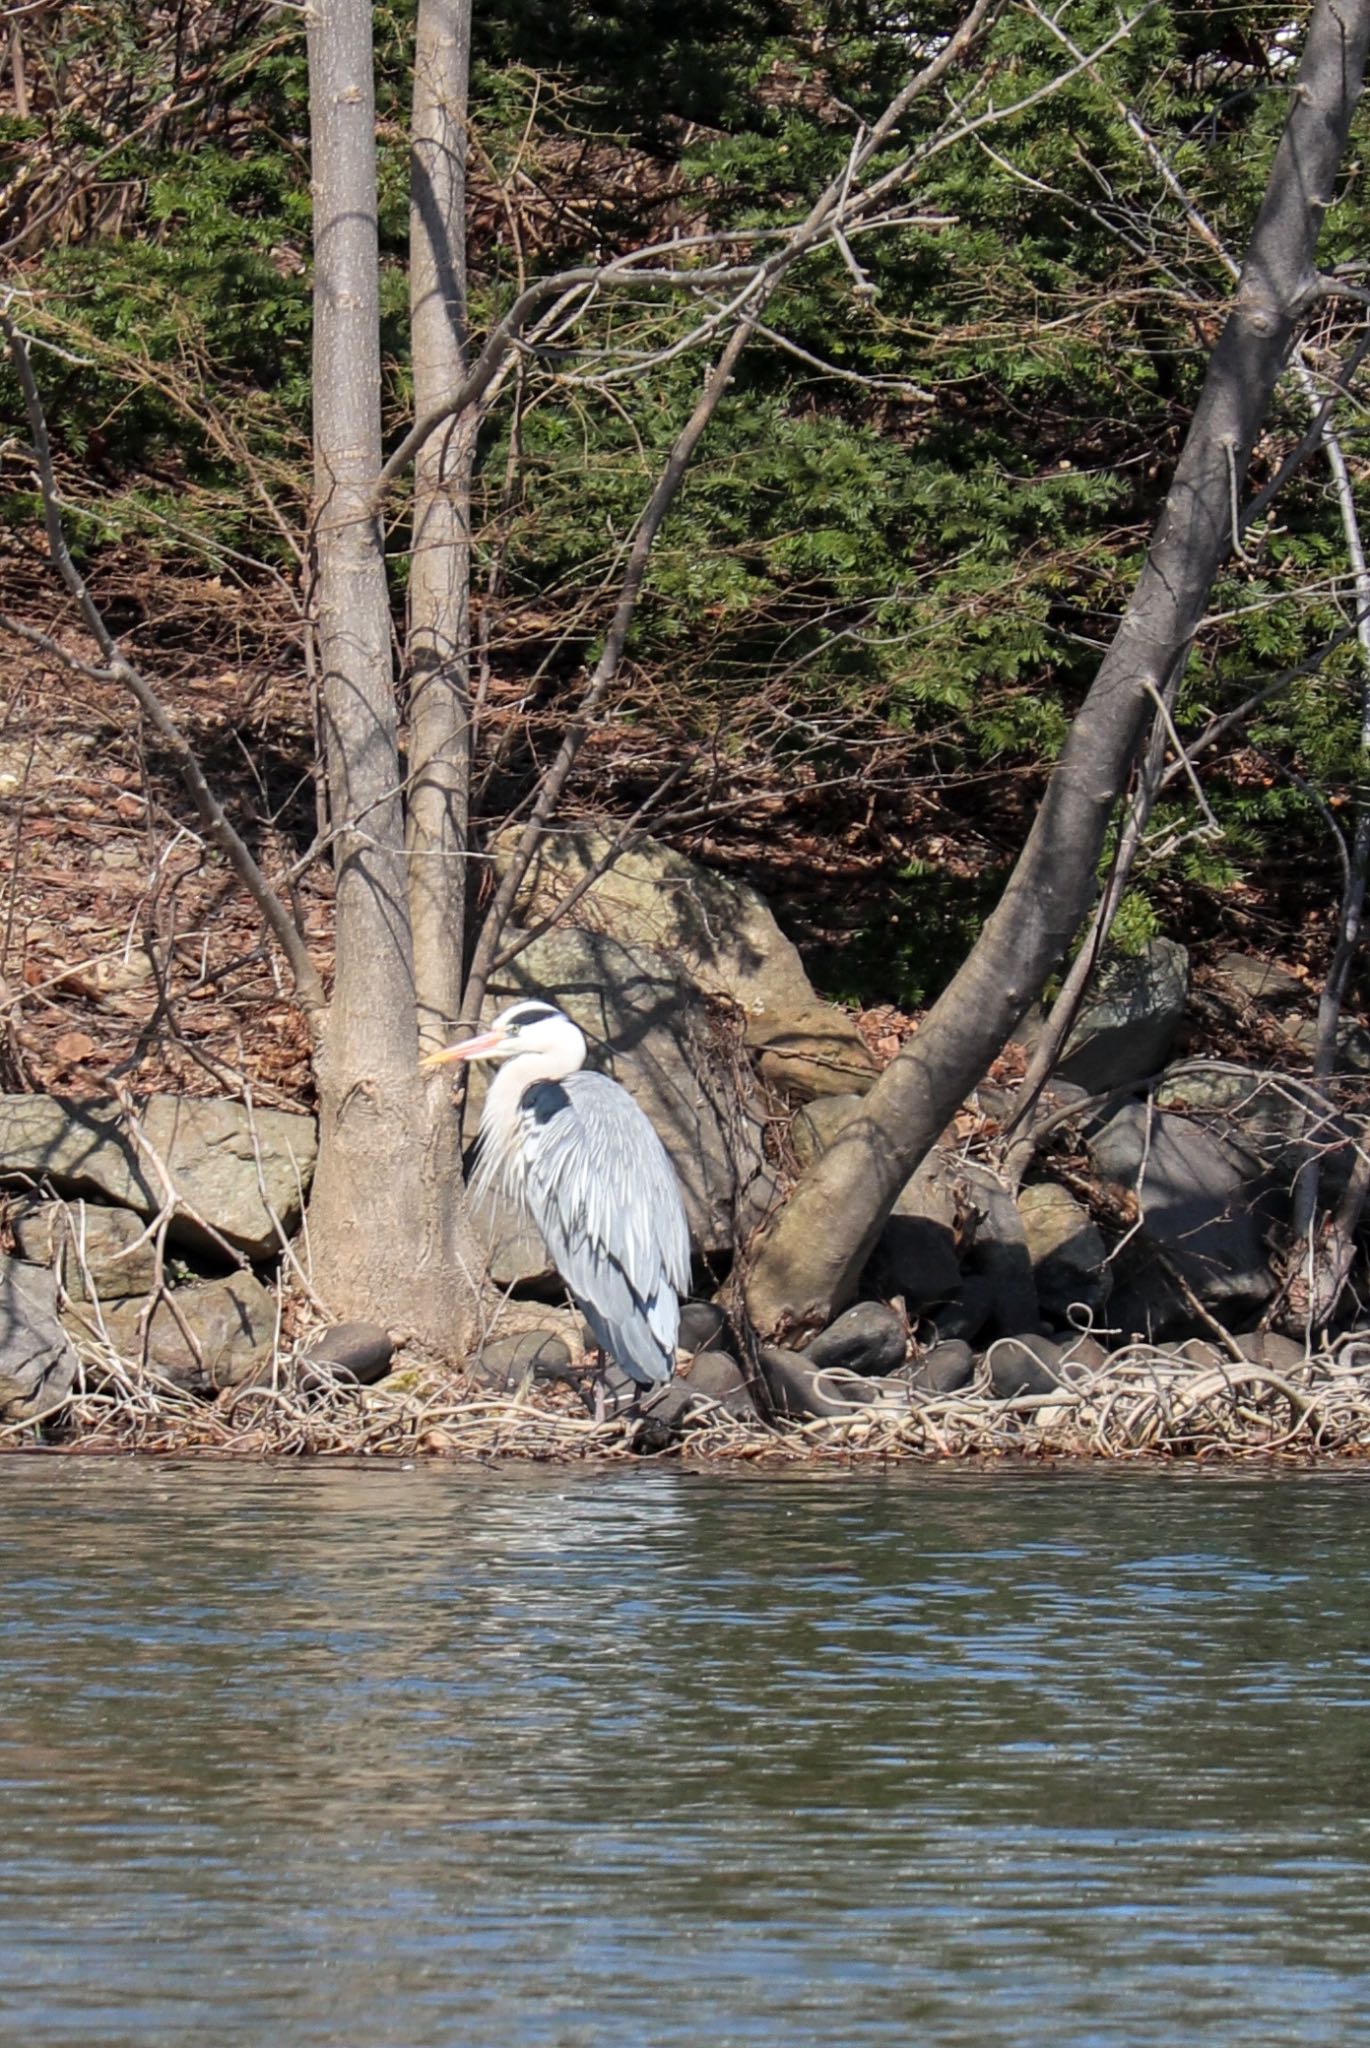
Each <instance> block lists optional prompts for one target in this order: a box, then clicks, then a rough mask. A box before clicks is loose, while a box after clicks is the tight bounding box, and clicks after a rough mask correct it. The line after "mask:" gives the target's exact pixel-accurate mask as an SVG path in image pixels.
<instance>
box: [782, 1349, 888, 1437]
mask: <svg viewBox="0 0 1370 2048" xmlns="http://www.w3.org/2000/svg"><path fill="white" fill-rule="evenodd" d="M757 1359H758V1362H759V1364H760V1366H761V1372H762V1376H763V1378H764V1379H765V1382H766V1387H767V1391H768V1392H769V1394H770V1397H771V1402H772V1405H773V1406H774V1408H775V1412H776V1414H777V1415H785V1416H788V1417H789V1418H790V1419H791V1420H792V1421H803V1420H805V1418H807V1417H810V1416H819V1415H831V1416H842V1415H850V1414H852V1413H853V1412H854V1411H855V1410H856V1409H859V1408H863V1407H866V1406H869V1405H870V1404H871V1403H872V1402H876V1401H883V1400H885V1399H887V1398H888V1390H887V1389H886V1387H885V1386H884V1384H883V1383H882V1382H881V1381H879V1380H869V1379H860V1378H857V1377H856V1376H854V1375H844V1376H843V1377H842V1378H841V1380H840V1381H839V1380H837V1379H836V1378H834V1377H833V1376H832V1375H831V1374H830V1373H825V1372H822V1371H820V1370H819V1368H818V1367H817V1366H814V1365H811V1364H810V1363H809V1361H808V1359H807V1358H802V1357H801V1356H800V1355H799V1353H798V1352H797V1351H787V1350H785V1349H784V1348H783V1347H782V1346H781V1345H779V1344H762V1345H761V1346H760V1347H759V1349H758V1351H757Z"/></svg>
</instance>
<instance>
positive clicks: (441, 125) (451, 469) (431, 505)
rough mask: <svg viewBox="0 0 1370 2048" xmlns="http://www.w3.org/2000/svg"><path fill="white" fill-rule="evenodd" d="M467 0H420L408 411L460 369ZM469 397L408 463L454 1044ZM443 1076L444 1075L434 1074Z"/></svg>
mask: <svg viewBox="0 0 1370 2048" xmlns="http://www.w3.org/2000/svg"><path fill="white" fill-rule="evenodd" d="M470 56H471V0H420V5H419V14H418V27H417V33H416V39H415V50H414V125H413V137H412V142H411V145H410V179H411V185H410V209H409V311H410V333H411V337H412V345H413V368H414V411H415V413H416V415H417V416H418V417H419V418H423V417H425V416H426V415H428V414H429V413H432V412H434V411H436V410H437V409H438V408H439V407H441V406H443V405H445V404H447V403H448V402H450V400H451V399H452V398H454V397H455V395H456V393H457V392H458V391H459V390H460V389H461V385H462V380H463V379H464V377H465V375H466V368H467V363H466V356H467V316H466V97H467V77H468V73H469V69H470ZM475 438H476V410H475V409H474V408H472V409H471V410H470V411H469V412H467V413H465V414H464V415H463V416H462V417H461V418H460V419H458V420H453V419H449V420H448V421H447V423H446V424H445V425H444V426H442V427H439V428H438V430H437V432H436V433H434V434H432V435H430V437H429V439H428V440H427V441H426V442H425V443H424V445H423V447H422V448H421V449H420V450H419V454H418V458H417V461H416V464H415V490H414V535H413V559H412V562H411V565H410V572H409V901H410V910H411V916H412V922H413V930H414V980H415V988H416V991H417V997H418V1011H419V1038H420V1042H421V1045H422V1047H423V1048H424V1049H425V1050H430V1049H436V1048H437V1047H440V1046H444V1045H449V1044H450V1043H451V1041H452V1037H453V1033H454V1027H455V1025H456V1022H457V1017H458V1015H459V1012H460V1007H461V990H462V964H463V963H462V940H463V931H464V926H465V899H466V857H467V829H468V812H467V805H468V793H469V789H470V743H471V725H470V609H469V600H470V578H471V526H470V520H471V468H472V460H473V457H474V453H475ZM439 1078H441V1077H439Z"/></svg>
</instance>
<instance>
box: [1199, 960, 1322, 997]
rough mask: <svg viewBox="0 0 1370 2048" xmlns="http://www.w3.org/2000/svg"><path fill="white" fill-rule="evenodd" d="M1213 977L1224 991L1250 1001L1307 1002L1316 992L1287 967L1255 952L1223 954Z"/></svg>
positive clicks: (1228, 994)
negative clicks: (1265, 958) (1263, 958)
mask: <svg viewBox="0 0 1370 2048" xmlns="http://www.w3.org/2000/svg"><path fill="white" fill-rule="evenodd" d="M1212 979H1213V981H1214V982H1215V984H1216V985H1217V987H1218V989H1219V991H1220V993H1221V994H1223V995H1226V996H1228V997H1229V998H1235V999H1236V1000H1238V1001H1240V1002H1248V1003H1306V1002H1309V1001H1311V1000H1312V999H1313V998H1314V997H1315V996H1316V993H1317V991H1316V990H1315V989H1313V988H1311V987H1310V986H1309V984H1308V983H1307V982H1306V981H1301V980H1300V979H1299V977H1298V975H1297V974H1291V973H1290V971H1289V969H1288V968H1287V967H1281V966H1279V965H1278V963H1277V962H1276V961H1274V960H1260V959H1257V958H1256V956H1255V955H1254V954H1252V953H1223V954H1221V955H1220V957H1219V958H1218V960H1217V961H1216V962H1215V964H1214V967H1213V972H1212Z"/></svg>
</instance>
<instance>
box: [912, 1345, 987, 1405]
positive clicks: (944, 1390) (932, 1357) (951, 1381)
mask: <svg viewBox="0 0 1370 2048" xmlns="http://www.w3.org/2000/svg"><path fill="white" fill-rule="evenodd" d="M974 1377H975V1353H974V1352H973V1351H972V1350H971V1348H970V1346H969V1344H967V1343H965V1342H964V1341H963V1340H962V1339H961V1338H959V1337H950V1338H948V1339H947V1340H946V1342H945V1343H942V1344H934V1345H933V1347H932V1349H931V1351H925V1352H924V1353H923V1356H922V1357H921V1358H920V1359H919V1361H918V1363H917V1365H915V1366H914V1368H913V1370H912V1372H911V1373H910V1374H909V1385H910V1386H911V1387H919V1388H921V1389H923V1390H924V1391H925V1392H927V1393H930V1394H954V1393H956V1392H957V1390H958V1389H959V1388H961V1387H968V1386H969V1385H970V1383H971V1381H972V1380H973V1379H974Z"/></svg>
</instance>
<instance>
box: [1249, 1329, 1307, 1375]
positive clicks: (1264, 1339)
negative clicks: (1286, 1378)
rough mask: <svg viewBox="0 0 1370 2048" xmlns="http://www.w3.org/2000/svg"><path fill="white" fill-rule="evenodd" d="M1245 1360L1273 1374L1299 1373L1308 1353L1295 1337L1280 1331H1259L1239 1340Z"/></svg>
mask: <svg viewBox="0 0 1370 2048" xmlns="http://www.w3.org/2000/svg"><path fill="white" fill-rule="evenodd" d="M1237 1342H1238V1344H1239V1345H1240V1347H1241V1351H1242V1355H1243V1357H1244V1358H1249V1359H1250V1360H1251V1362H1252V1364H1253V1365H1263V1366H1266V1367H1267V1368H1268V1369H1269V1370H1270V1371H1271V1372H1278V1373H1290V1372H1298V1371H1299V1369H1300V1368H1301V1367H1302V1365H1303V1363H1304V1360H1305V1358H1306V1357H1307V1355H1308V1354H1307V1352H1306V1351H1305V1350H1304V1347H1303V1345H1302V1344H1299V1343H1297V1342H1296V1341H1295V1340H1294V1338H1293V1337H1285V1336H1282V1335H1281V1334H1280V1332H1279V1331H1278V1330H1257V1331H1255V1332H1253V1334H1252V1335H1251V1336H1249V1337H1239V1338H1238V1339H1237Z"/></svg>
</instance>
